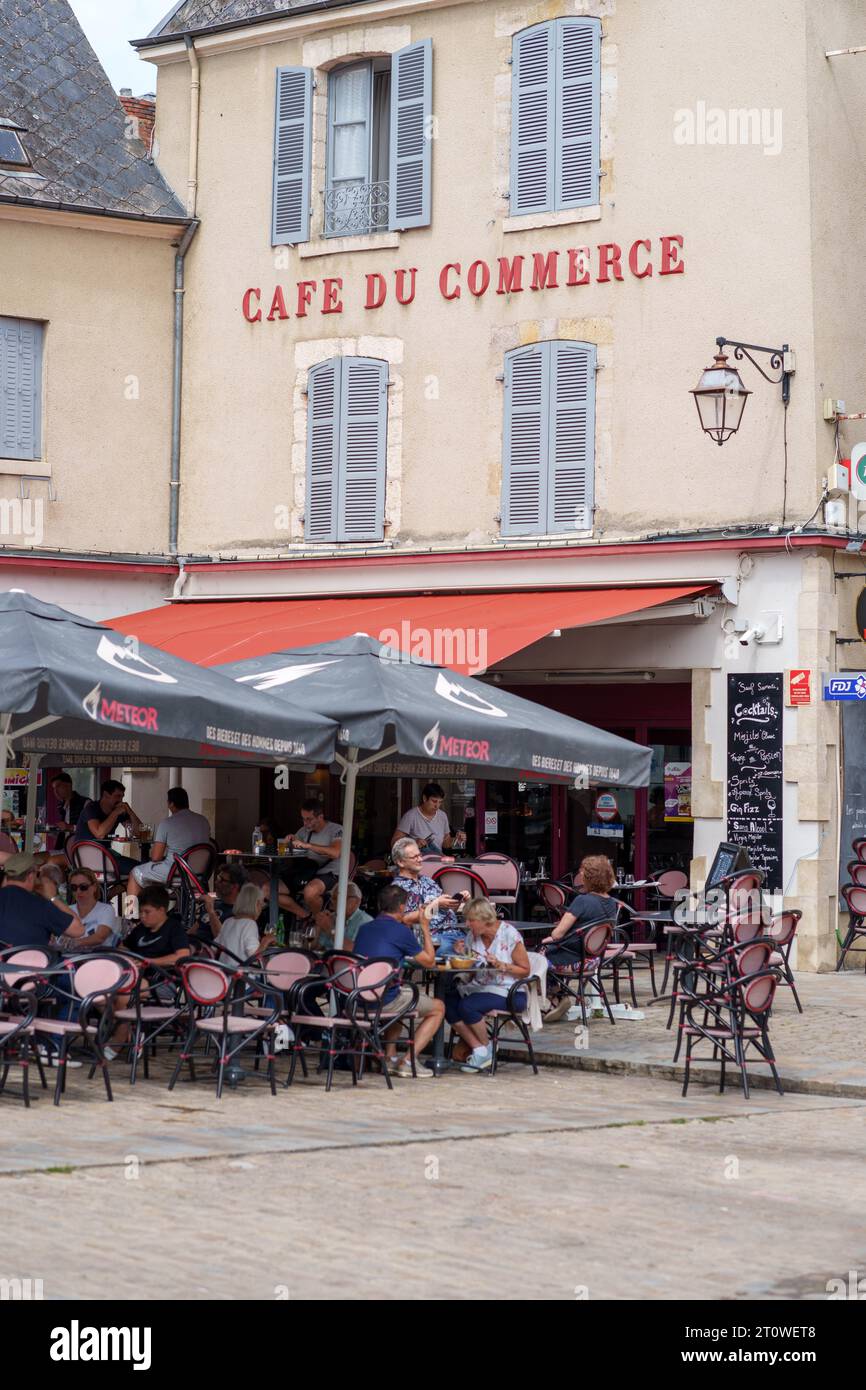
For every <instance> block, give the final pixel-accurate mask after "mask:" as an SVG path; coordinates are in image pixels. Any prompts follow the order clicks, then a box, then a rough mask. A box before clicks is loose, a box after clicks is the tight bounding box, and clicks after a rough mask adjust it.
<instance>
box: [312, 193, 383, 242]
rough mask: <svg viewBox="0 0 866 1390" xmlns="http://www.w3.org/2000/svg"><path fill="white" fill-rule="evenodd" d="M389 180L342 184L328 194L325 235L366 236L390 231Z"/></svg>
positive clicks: (326, 196) (326, 194) (326, 199)
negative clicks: (370, 233)
mask: <svg viewBox="0 0 866 1390" xmlns="http://www.w3.org/2000/svg"><path fill="white" fill-rule="evenodd" d="M388 189H389V184H388V182H387V180H385V181H383V182H381V183H356V184H338V185H337V186H336V187H335V188H329V189H328V190H327V191H326V193H325V236H364V235H366V233H368V232H385V231H387V230H388Z"/></svg>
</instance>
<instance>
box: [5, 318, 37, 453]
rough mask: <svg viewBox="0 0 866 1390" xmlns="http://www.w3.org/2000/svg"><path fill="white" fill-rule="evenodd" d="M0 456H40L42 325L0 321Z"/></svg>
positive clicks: (8, 320) (23, 320)
mask: <svg viewBox="0 0 866 1390" xmlns="http://www.w3.org/2000/svg"><path fill="white" fill-rule="evenodd" d="M0 457H2V458H7V459H39V458H41V457H42V324H41V323H32V322H30V321H29V320H27V319H11V318H0Z"/></svg>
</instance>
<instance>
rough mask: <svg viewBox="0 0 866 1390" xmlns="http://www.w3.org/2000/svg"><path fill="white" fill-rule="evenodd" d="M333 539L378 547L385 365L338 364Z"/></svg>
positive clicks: (366, 361) (354, 360) (357, 360)
mask: <svg viewBox="0 0 866 1390" xmlns="http://www.w3.org/2000/svg"><path fill="white" fill-rule="evenodd" d="M342 367H343V370H342V391H341V408H340V492H339V508H340V510H339V521H338V524H337V539H338V540H341V541H380V540H382V539H383V538H384V535H385V529H384V520H385V449H386V444H387V433H388V364H387V362H381V361H378V360H377V359H376V358H372V357H344V358H343V359H342Z"/></svg>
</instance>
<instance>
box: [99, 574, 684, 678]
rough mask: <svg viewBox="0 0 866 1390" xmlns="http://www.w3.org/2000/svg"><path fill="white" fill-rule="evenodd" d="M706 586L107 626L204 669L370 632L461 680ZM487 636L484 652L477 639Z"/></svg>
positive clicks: (318, 606)
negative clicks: (561, 631)
mask: <svg viewBox="0 0 866 1390" xmlns="http://www.w3.org/2000/svg"><path fill="white" fill-rule="evenodd" d="M706 590H707V585H706V584H700V585H689V586H687V587H685V586H682V585H680V586H676V585H674V586H661V585H659V586H653V587H649V586H646V587H635V588H619V589H572V590H559V589H557V590H542V591H537V592H534V593H494V594H491V593H486V594H435V595H413V596H409V597H406V596H405V595H399V594H388V595H384V596H382V597H379V598H343V597H340V598H304V599H244V600H235V599H227V600H225V601H215V602H210V601H205V602H202V603H197V602H185V603H171V604H166V605H165V606H164V607H161V608H153V609H149V610H147V611H145V612H141V613H129V614H126V615H124V616H123V617H121V618H114V619H112V621H111V623H110V626H111V627H114V628H116V629H117V630H118V631H119V632H125V633H131V634H133V635H134V636H136V637H138V638H139V639H140V640H141V641H143V642H147V643H149V644H150V645H151V646H153V647H161V648H162V650H163V651H167V652H171V653H172V654H173V655H175V656H182V657H185V658H186V660H187V661H195V662H198V663H199V664H200V665H204V666H216V665H220V664H223V663H226V662H230V661H245V660H248V659H249V658H251V657H256V656H264V655H266V654H267V653H268V652H273V651H278V650H280V649H282V648H286V647H289V648H291V647H306V646H313V645H315V644H320V643H323V642H329V641H333V640H334V639H336V638H340V637H350V636H352V635H353V634H354V633H359V632H363V633H366V634H367V635H368V636H369V637H375V638H378V640H379V641H381V642H385V643H386V644H388V645H391V646H395V647H398V648H399V649H400V650H401V651H407V652H409V653H411V654H412V655H415V656H418V657H420V658H422V659H423V660H425V661H431V662H433V663H434V664H435V665H438V666H447V667H449V668H450V669H451V670H454V671H459V672H461V673H463V674H465V673H467V672H472V671H477V670H478V668H479V660H478V658H479V656H482V658H483V665H484V666H487V667H490V666H495V665H496V663H497V662H499V661H503V660H504V659H505V658H506V657H507V656H511V655H512V654H513V653H514V652H518V651H521V650H522V649H523V648H524V647H528V646H531V644H532V643H533V642H537V641H539V639H540V638H542V637H546V636H548V635H549V633H551V632H552V631H553V629H554V628H570V627H584V626H586V625H587V624H588V623H599V622H604V621H605V619H608V618H618V617H622V616H623V615H624V614H627V613H640V612H641V611H642V610H644V609H647V608H655V607H657V606H658V605H659V604H667V603H675V602H677V601H681V600H683V599H689V598H693V597H694V596H695V595H697V594H702V593H705V592H706ZM482 633H483V634H484V643H485V649H484V650H483V652H482V651H481V650H480V648H479V644H478V635H479V634H482Z"/></svg>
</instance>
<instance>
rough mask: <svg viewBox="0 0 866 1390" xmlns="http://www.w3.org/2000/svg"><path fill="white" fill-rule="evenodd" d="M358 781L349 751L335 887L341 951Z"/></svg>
mask: <svg viewBox="0 0 866 1390" xmlns="http://www.w3.org/2000/svg"><path fill="white" fill-rule="evenodd" d="M357 780H358V750H357V748H350V749H349V756H348V759H347V761H346V790H345V792H344V793H343V838H342V840H341V842H340V867H339V880H338V885H337V919H336V922H335V924H334V947H335V949H336V950H338V951H339V950H341V949H342V946H343V940H344V938H345V934H346V889H347V888H348V886H349V856H350V855H351V853H352V822H353V821H354V818H355V783H356V782H357Z"/></svg>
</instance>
